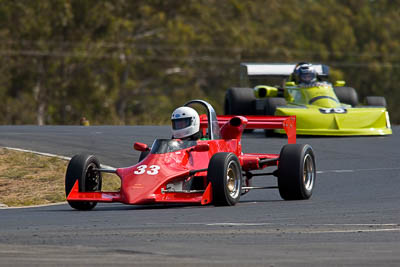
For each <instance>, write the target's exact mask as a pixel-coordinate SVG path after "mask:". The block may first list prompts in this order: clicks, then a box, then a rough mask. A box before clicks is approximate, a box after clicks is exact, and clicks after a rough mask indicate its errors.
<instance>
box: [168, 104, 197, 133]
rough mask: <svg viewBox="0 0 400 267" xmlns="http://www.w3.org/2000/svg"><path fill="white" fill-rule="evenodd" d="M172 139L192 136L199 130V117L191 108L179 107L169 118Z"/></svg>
mask: <svg viewBox="0 0 400 267" xmlns="http://www.w3.org/2000/svg"><path fill="white" fill-rule="evenodd" d="M171 121H172V136H173V138H185V137H189V136H192V135H194V134H196V133H198V132H199V130H200V117H199V114H198V113H197V111H196V110H194V109H193V108H191V107H179V108H177V109H175V110H174V112H173V113H172V116H171Z"/></svg>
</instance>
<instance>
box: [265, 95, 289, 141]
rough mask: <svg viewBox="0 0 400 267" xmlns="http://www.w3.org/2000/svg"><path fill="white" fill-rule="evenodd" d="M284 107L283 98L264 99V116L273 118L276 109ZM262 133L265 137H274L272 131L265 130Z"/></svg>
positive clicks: (285, 103)
mask: <svg viewBox="0 0 400 267" xmlns="http://www.w3.org/2000/svg"><path fill="white" fill-rule="evenodd" d="M286 105H287V102H286V99H285V98H283V97H268V98H266V99H265V106H264V114H265V115H268V116H274V115H275V111H276V108H277V107H280V106H286ZM264 133H265V136H267V137H269V136H274V135H275V132H274V130H272V129H265V130H264Z"/></svg>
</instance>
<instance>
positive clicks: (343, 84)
mask: <svg viewBox="0 0 400 267" xmlns="http://www.w3.org/2000/svg"><path fill="white" fill-rule="evenodd" d="M345 84H346V82H345V81H336V82H335V86H338V87H339V86H345Z"/></svg>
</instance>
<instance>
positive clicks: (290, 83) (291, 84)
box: [285, 82, 296, 86]
mask: <svg viewBox="0 0 400 267" xmlns="http://www.w3.org/2000/svg"><path fill="white" fill-rule="evenodd" d="M285 85H286V86H295V85H296V84H295V83H294V82H286V83H285Z"/></svg>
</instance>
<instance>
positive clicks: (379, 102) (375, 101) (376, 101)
mask: <svg viewBox="0 0 400 267" xmlns="http://www.w3.org/2000/svg"><path fill="white" fill-rule="evenodd" d="M365 104H366V105H367V106H375V107H385V108H386V105H387V104H386V99H385V98H384V97H383V96H367V97H366V98H365Z"/></svg>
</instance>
